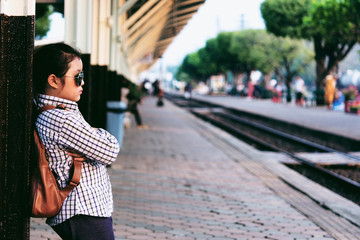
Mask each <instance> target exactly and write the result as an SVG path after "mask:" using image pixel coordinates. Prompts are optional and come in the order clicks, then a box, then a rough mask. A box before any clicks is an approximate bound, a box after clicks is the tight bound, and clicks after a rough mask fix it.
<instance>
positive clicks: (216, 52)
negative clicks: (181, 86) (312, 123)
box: [176, 30, 313, 82]
mask: <svg viewBox="0 0 360 240" xmlns="http://www.w3.org/2000/svg"><path fill="white" fill-rule="evenodd" d="M309 56H310V57H309ZM312 56H313V55H312V52H311V51H310V50H309V49H308V48H306V47H305V46H304V43H303V41H296V40H293V39H290V38H280V37H276V36H274V35H273V34H269V33H266V31H264V30H244V31H238V32H224V33H220V34H219V35H218V36H217V37H216V38H213V39H210V40H208V41H207V42H206V46H205V47H204V48H202V49H199V50H198V51H197V52H195V53H191V54H189V55H187V56H186V57H185V59H184V61H183V63H182V65H181V66H180V67H179V69H178V71H177V73H176V78H177V79H179V80H182V81H186V82H190V81H195V82H196V81H201V80H204V79H206V78H208V77H209V76H211V75H216V74H219V73H226V72H227V71H231V72H232V73H235V74H238V73H244V72H245V73H247V75H248V77H249V74H250V72H251V71H252V70H260V71H261V72H263V73H265V74H267V73H270V72H272V71H275V70H278V71H281V72H282V73H283V75H285V77H286V76H292V75H291V74H294V72H296V73H297V72H299V71H302V69H303V68H305V66H306V65H307V64H308V63H309V62H310V60H311V59H312V58H311V57H312ZM290 72H291V74H290ZM290 78H291V77H290Z"/></svg>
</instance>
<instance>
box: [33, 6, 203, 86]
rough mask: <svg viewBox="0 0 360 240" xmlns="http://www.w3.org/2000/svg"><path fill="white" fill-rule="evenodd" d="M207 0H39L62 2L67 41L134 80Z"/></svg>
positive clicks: (154, 60)
mask: <svg viewBox="0 0 360 240" xmlns="http://www.w3.org/2000/svg"><path fill="white" fill-rule="evenodd" d="M204 2H205V0H37V1H36V3H39V4H41V3H51V4H56V5H57V6H58V7H57V8H58V9H61V6H63V9H64V16H65V42H66V43H68V44H70V45H72V46H74V47H77V48H79V49H80V50H81V51H82V52H84V53H88V54H91V65H100V66H108V67H109V70H111V71H116V72H117V73H119V74H122V75H124V76H126V77H127V78H128V79H132V80H135V79H136V77H137V76H138V75H139V74H140V73H141V72H142V71H144V70H146V69H148V68H150V67H151V66H152V65H153V64H154V63H155V62H156V60H157V59H158V58H160V57H161V56H162V55H163V53H164V52H165V50H166V48H167V47H168V46H169V45H170V43H171V42H172V41H173V40H174V38H175V37H176V35H177V34H179V32H180V31H181V30H182V29H183V28H184V26H185V25H186V24H187V23H188V21H189V20H190V18H191V17H192V16H193V15H194V14H195V13H196V12H197V11H198V9H199V7H200V6H201V5H202V4H203V3H204ZM59 4H60V5H61V6H60V7H59Z"/></svg>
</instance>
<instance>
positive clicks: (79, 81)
mask: <svg viewBox="0 0 360 240" xmlns="http://www.w3.org/2000/svg"><path fill="white" fill-rule="evenodd" d="M64 77H72V78H74V79H75V84H76V86H78V87H79V86H81V84H82V81H83V80H84V72H79V74H77V75H76V76H67V75H65V76H64Z"/></svg>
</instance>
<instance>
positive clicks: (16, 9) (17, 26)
mask: <svg viewBox="0 0 360 240" xmlns="http://www.w3.org/2000/svg"><path fill="white" fill-rule="evenodd" d="M34 15H35V0H11V1H6V0H0V29H1V34H0V56H1V57H0V73H1V74H0V123H1V128H0V138H1V140H0V206H1V207H0V239H16V240H18V239H29V206H28V202H29V201H28V199H29V171H30V170H29V168H30V162H29V156H30V140H31V138H30V136H31V135H32V134H31V108H32V58H33V49H34V19H35V18H34Z"/></svg>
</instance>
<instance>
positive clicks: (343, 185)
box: [166, 95, 360, 205]
mask: <svg viewBox="0 0 360 240" xmlns="http://www.w3.org/2000/svg"><path fill="white" fill-rule="evenodd" d="M166 97H167V99H169V100H170V101H172V102H174V103H175V104H176V105H178V106H180V107H183V108H186V109H187V110H189V111H190V112H191V113H193V114H194V115H195V116H197V117H199V118H201V119H203V120H205V121H208V122H210V123H212V124H213V125H215V126H217V127H219V128H221V129H223V130H225V131H227V132H229V133H230V134H232V135H234V136H236V137H238V138H239V139H241V140H243V141H245V142H247V143H248V144H250V145H253V146H254V147H256V148H257V149H259V150H264V151H276V152H282V153H285V154H287V155H288V156H289V157H291V158H292V159H294V160H295V161H296V162H297V163H298V164H291V165H288V166H289V167H291V168H293V169H294V170H296V171H298V172H300V173H302V174H303V175H305V176H307V177H308V178H310V179H312V180H314V181H316V182H318V183H319V184H321V185H323V186H325V187H327V188H329V189H331V190H332V191H334V192H337V193H338V194H340V195H342V196H344V197H346V198H348V199H350V200H352V201H353V202H355V203H357V204H358V205H360V181H359V180H360V170H359V168H360V157H358V156H355V155H352V154H349V153H347V152H344V151H341V150H338V149H335V148H332V147H329V146H325V145H323V144H320V143H317V142H314V141H311V140H308V139H311V137H310V138H306V137H300V136H295V135H294V134H292V131H291V130H289V131H285V130H286V129H285V128H283V129H282V130H279V129H276V128H275V127H272V126H271V124H266V125H265V124H263V123H261V122H259V121H257V120H256V119H255V118H256V117H255V118H251V117H249V116H246V117H242V116H241V115H239V113H236V111H233V110H232V109H227V108H223V107H221V106H219V105H214V104H209V103H204V102H200V101H195V100H187V99H185V98H182V97H178V96H171V95H166ZM265 122H266V121H265ZM325 141H326V139H325ZM319 142H323V141H321V139H320V141H319ZM330 145H336V144H335V143H334V144H330ZM340 149H341V147H340ZM299 152H311V153H333V154H335V155H337V156H339V157H341V158H346V159H349V162H351V164H349V163H343V164H333V165H327V166H323V165H321V164H317V163H315V162H313V161H310V160H309V159H306V158H304V157H300V156H299V155H298V154H297V153H299ZM339 169H340V170H341V171H339Z"/></svg>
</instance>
